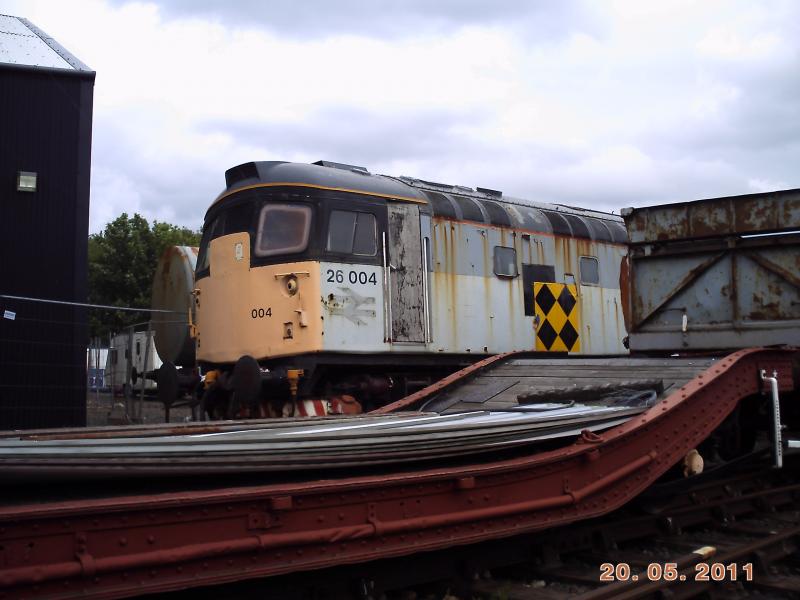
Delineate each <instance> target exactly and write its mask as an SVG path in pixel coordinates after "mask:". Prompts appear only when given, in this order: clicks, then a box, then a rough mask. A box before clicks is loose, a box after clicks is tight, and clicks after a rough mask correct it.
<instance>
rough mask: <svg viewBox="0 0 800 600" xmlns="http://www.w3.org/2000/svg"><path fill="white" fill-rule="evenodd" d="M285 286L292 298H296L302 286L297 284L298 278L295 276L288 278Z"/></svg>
mask: <svg viewBox="0 0 800 600" xmlns="http://www.w3.org/2000/svg"><path fill="white" fill-rule="evenodd" d="M284 284H285V285H286V292H287V293H288V294H289V295H290V296H294V295H295V294H296V293H297V289H298V288H299V287H300V284H299V283H298V282H297V277H295V276H294V275H289V276H288V277H286V279H285V281H284Z"/></svg>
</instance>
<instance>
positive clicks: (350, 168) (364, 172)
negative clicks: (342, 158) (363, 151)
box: [311, 160, 369, 175]
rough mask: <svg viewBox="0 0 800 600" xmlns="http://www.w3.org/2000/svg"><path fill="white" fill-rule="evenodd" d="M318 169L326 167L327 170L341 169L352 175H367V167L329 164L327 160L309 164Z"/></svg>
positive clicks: (336, 163)
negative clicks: (350, 172)
mask: <svg viewBox="0 0 800 600" xmlns="http://www.w3.org/2000/svg"><path fill="white" fill-rule="evenodd" d="M311 164H312V165H317V166H319V167H328V168H329V169H342V170H344V171H352V172H353V173H360V174H361V175H369V171H368V170H367V167H359V166H357V165H348V164H345V163H338V162H331V161H329V160H318V161H317V162H314V163H311Z"/></svg>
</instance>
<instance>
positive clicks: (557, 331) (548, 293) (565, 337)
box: [533, 282, 581, 352]
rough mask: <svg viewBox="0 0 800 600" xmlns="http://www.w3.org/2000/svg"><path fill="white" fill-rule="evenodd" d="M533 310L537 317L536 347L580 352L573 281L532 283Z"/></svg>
mask: <svg viewBox="0 0 800 600" xmlns="http://www.w3.org/2000/svg"><path fill="white" fill-rule="evenodd" d="M533 297H534V302H535V306H534V313H535V315H536V316H537V317H538V321H539V327H538V329H537V330H536V349H537V350H540V351H545V352H580V351H581V340H580V333H579V332H580V329H581V324H580V310H579V307H578V292H577V290H576V288H575V285H574V284H566V283H538V282H534V284H533Z"/></svg>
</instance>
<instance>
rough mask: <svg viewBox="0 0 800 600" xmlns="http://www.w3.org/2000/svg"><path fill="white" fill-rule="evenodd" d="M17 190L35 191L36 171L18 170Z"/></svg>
mask: <svg viewBox="0 0 800 600" xmlns="http://www.w3.org/2000/svg"><path fill="white" fill-rule="evenodd" d="M17 191H18V192H35V191H36V173H34V172H33V171H19V172H17Z"/></svg>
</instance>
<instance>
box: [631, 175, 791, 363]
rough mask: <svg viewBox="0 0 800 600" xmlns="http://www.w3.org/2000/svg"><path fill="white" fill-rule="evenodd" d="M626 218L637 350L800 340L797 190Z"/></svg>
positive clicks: (655, 209)
mask: <svg viewBox="0 0 800 600" xmlns="http://www.w3.org/2000/svg"><path fill="white" fill-rule="evenodd" d="M622 216H623V218H624V219H625V226H626V228H627V230H628V236H629V238H630V252H629V258H628V266H627V269H625V268H624V269H623V273H622V279H623V283H624V279H625V278H626V277H627V279H628V284H629V285H627V288H628V292H627V294H626V293H625V292H623V297H624V298H626V299H627V302H626V303H625V304H626V306H625V307H624V309H625V310H624V312H625V317H626V323H627V325H628V327H627V329H628V331H629V334H630V349H631V350H632V351H650V350H657V351H663V350H686V349H691V350H717V349H732V348H746V347H750V346H762V345H773V344H793V345H797V344H800V190H798V189H795V190H783V191H777V192H770V193H764V194H749V195H745V196H733V197H726V198H712V199H708V200H698V201H694V202H683V203H678V204H670V205H663V206H650V207H644V208H636V209H633V208H631V209H625V210H623V211H622ZM623 287H625V286H623Z"/></svg>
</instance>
